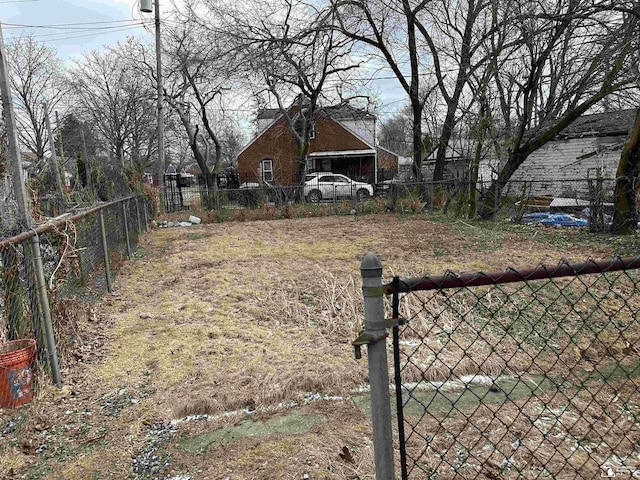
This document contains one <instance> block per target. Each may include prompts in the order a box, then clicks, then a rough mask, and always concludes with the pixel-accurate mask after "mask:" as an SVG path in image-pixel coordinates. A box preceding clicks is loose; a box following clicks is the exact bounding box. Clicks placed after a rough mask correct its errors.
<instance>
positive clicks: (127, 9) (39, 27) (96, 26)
mask: <svg viewBox="0 0 640 480" xmlns="http://www.w3.org/2000/svg"><path fill="white" fill-rule="evenodd" d="M142 19H144V20H145V23H146V24H147V28H148V29H149V31H148V32H147V31H145V29H144V27H143V25H142V23H143V22H142ZM0 21H1V22H2V25H3V35H4V39H5V42H6V41H8V40H9V39H10V38H11V37H12V36H16V35H24V34H32V35H33V36H34V37H35V38H36V39H38V40H39V41H41V42H43V43H45V44H46V45H48V46H50V47H53V48H55V49H56V50H57V51H58V56H59V57H60V58H61V59H62V60H65V61H67V60H70V59H74V58H75V59H79V58H81V57H82V53H83V52H88V51H91V50H102V49H103V48H104V46H105V45H108V46H112V45H115V44H116V43H117V42H118V41H123V40H125V39H126V37H127V36H128V35H136V36H139V37H142V38H144V37H147V38H148V40H149V41H152V40H153V36H152V33H153V14H152V13H151V14H141V13H140V12H138V9H137V0H84V1H81V0H0Z"/></svg>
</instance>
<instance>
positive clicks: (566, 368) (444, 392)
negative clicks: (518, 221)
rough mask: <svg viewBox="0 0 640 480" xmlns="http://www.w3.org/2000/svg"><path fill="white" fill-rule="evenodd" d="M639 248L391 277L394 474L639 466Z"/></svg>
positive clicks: (577, 473) (586, 474)
mask: <svg viewBox="0 0 640 480" xmlns="http://www.w3.org/2000/svg"><path fill="white" fill-rule="evenodd" d="M638 260H639V259H635V260H634V261H633V262H630V268H629V269H626V270H621V271H614V272H612V271H608V270H610V268H609V267H610V264H609V263H595V262H591V263H590V264H589V265H590V266H591V269H592V270H593V265H597V266H598V268H599V269H600V273H593V274H588V275H580V273H582V272H581V271H580V269H576V273H578V274H577V275H574V276H567V277H560V278H547V279H540V280H531V278H532V276H531V272H532V271H527V272H524V271H522V272H517V271H515V270H510V271H509V274H510V275H511V276H513V275H516V276H519V277H520V278H519V279H520V281H519V282H516V283H500V278H490V279H487V276H485V275H483V274H481V273H480V274H477V275H476V276H475V277H474V278H471V279H470V280H469V281H465V282H462V283H463V285H462V284H461V285H460V286H458V287H455V288H448V287H444V286H443V282H442V278H438V279H433V278H432V279H429V277H425V279H422V280H423V281H422V282H407V281H405V282H404V283H403V282H402V280H401V279H397V280H396V282H397V283H400V284H401V285H403V286H404V291H406V290H410V292H409V293H406V294H402V295H400V296H398V295H397V294H396V298H397V299H398V301H397V305H396V308H397V310H399V313H400V315H401V316H403V317H405V318H406V319H407V320H408V324H407V325H406V326H404V327H400V330H399V335H397V336H396V341H395V342H394V348H396V349H397V350H396V353H397V354H398V358H399V364H398V365H396V368H397V374H399V375H400V377H401V393H402V402H401V406H402V408H401V411H400V412H399V414H400V418H404V422H403V427H404V438H401V439H400V443H401V451H402V453H403V454H406V461H405V465H404V466H403V467H404V468H403V478H419V479H423V478H465V479H468V478H585V479H592V478H597V477H600V476H614V475H615V474H616V472H617V473H619V474H621V475H622V474H626V475H634V473H635V475H640V393H639V392H638V387H639V384H640V325H639V323H638V314H637V312H638V310H639V308H640V297H638V295H637V294H636V292H637V288H638V282H639V281H640V273H639V272H638V270H637V266H638V264H639V263H638ZM552 271H553V269H548V268H546V267H540V268H539V269H537V270H536V272H537V275H538V276H543V277H544V276H545V272H549V275H548V277H551V276H552V275H551V272H552ZM449 277H450V278H451V277H453V278H455V275H453V274H450V275H449ZM487 280H489V281H487ZM458 283H460V282H458ZM482 283H491V285H486V286H474V285H478V284H482ZM423 288H430V289H429V290H422V289H423ZM400 430H402V429H400Z"/></svg>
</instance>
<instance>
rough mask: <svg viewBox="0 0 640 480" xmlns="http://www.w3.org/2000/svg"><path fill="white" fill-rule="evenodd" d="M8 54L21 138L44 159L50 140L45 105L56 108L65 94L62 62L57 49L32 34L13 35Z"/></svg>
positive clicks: (32, 150)
mask: <svg viewBox="0 0 640 480" xmlns="http://www.w3.org/2000/svg"><path fill="white" fill-rule="evenodd" d="M7 55H8V58H9V73H10V78H11V86H12V89H13V91H14V93H15V95H16V99H17V102H16V110H17V112H16V113H17V120H18V125H19V136H20V142H21V143H22V144H23V145H24V146H25V147H26V148H28V149H29V150H30V151H31V152H33V153H34V154H35V155H36V157H37V158H38V159H39V160H41V159H42V158H44V153H45V150H46V148H47V145H48V143H49V139H48V138H47V135H46V121H45V109H44V107H43V105H44V103H47V104H48V106H49V109H50V110H51V111H53V110H55V109H56V106H57V105H58V103H59V102H60V100H61V99H62V97H63V92H64V89H63V84H62V81H61V75H62V64H61V62H60V60H59V59H58V57H57V56H56V52H55V50H54V49H52V48H51V47H48V46H46V45H44V44H42V43H39V42H38V41H36V40H35V39H34V38H33V37H32V36H22V37H14V38H12V39H11V41H10V42H9V44H8V46H7Z"/></svg>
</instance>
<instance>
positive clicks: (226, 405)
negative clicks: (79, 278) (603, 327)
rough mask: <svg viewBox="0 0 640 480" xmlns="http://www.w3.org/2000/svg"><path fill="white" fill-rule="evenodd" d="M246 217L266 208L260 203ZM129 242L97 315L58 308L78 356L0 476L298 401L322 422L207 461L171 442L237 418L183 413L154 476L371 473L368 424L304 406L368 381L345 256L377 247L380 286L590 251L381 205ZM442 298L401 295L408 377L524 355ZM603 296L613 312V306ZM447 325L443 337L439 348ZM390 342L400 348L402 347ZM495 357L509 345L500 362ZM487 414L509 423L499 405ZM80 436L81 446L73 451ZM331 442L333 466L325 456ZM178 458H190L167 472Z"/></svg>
mask: <svg viewBox="0 0 640 480" xmlns="http://www.w3.org/2000/svg"><path fill="white" fill-rule="evenodd" d="M258 210H260V214H261V215H275V213H274V212H272V211H270V210H268V209H267V208H266V207H263V209H258ZM290 215H291V216H292V217H295V216H296V214H295V212H290ZM278 218H280V217H278ZM142 247H143V249H144V251H145V252H146V253H145V256H144V257H143V258H141V259H139V260H136V261H129V262H124V264H123V266H122V270H121V271H120V273H119V275H118V280H117V283H116V286H115V291H114V293H113V295H108V296H106V297H105V298H104V299H103V301H102V302H101V303H100V305H98V307H97V308H96V310H95V311H90V310H86V311H81V312H80V314H79V316H78V317H77V318H76V317H73V318H74V321H73V322H71V324H72V325H73V328H72V329H71V330H70V332H71V334H72V335H73V336H74V337H75V338H76V339H77V345H78V349H77V351H79V352H81V355H80V357H79V358H77V357H76V356H74V354H75V353H76V352H73V353H72V352H71V351H70V352H69V353H68V354H65V357H64V379H65V383H66V387H65V389H64V390H63V391H55V390H54V389H50V388H43V389H41V390H40V394H39V396H38V398H37V400H36V401H34V402H33V403H32V405H31V406H29V407H25V408H23V409H22V411H23V412H25V414H26V421H25V422H24V423H23V424H22V425H21V427H20V428H19V429H18V434H17V436H16V438H18V439H19V440H17V442H18V443H17V445H18V447H11V448H6V449H5V451H4V452H3V453H2V456H0V459H2V461H1V462H0V473H6V472H8V471H9V470H8V469H10V468H13V471H14V472H17V473H19V474H31V475H32V477H33V478H38V477H37V476H36V475H35V474H34V472H35V471H46V472H47V474H52V473H51V472H53V476H52V477H50V478H73V477H76V478H83V474H82V473H80V472H90V473H87V474H86V477H84V478H88V477H90V475H91V474H93V475H94V476H95V477H100V476H103V477H108V476H110V475H111V476H113V477H115V478H124V477H126V476H127V475H128V474H129V472H130V461H131V457H132V456H135V455H136V454H138V453H139V452H140V451H141V449H142V448H143V447H144V444H145V441H146V440H145V434H146V432H147V430H148V427H149V425H151V424H153V423H157V422H168V421H170V420H171V419H177V418H182V417H185V416H188V415H219V414H221V413H222V412H225V411H230V410H236V409H244V408H249V409H251V410H253V409H256V410H257V411H258V412H264V413H259V415H264V416H265V418H268V417H269V416H270V415H277V414H280V413H281V411H282V407H278V405H279V404H281V403H284V404H290V403H292V402H297V403H298V404H299V405H300V407H299V408H301V409H302V410H303V411H305V412H310V413H313V414H319V415H323V416H324V417H326V421H325V422H324V423H322V424H320V425H317V426H314V427H313V429H312V430H310V431H309V432H307V433H305V434H302V435H297V436H294V437H287V436H282V435H276V436H271V437H268V438H260V439H243V440H240V441H237V442H234V444H233V446H232V447H229V448H226V447H220V448H215V449H210V450H209V451H208V453H207V455H206V456H198V455H191V454H187V453H185V452H183V451H181V450H180V449H179V448H178V447H179V445H178V439H179V438H180V437H181V436H185V435H191V434H196V433H199V432H202V431H210V430H212V429H214V428H216V427H218V426H221V425H224V424H225V423H226V424H233V423H235V422H240V421H241V420H242V415H238V416H231V417H216V418H217V419H214V420H210V421H208V422H191V423H190V422H184V423H181V424H180V426H179V427H178V428H179V431H178V435H176V437H175V438H174V440H172V441H171V442H170V443H169V444H167V445H166V446H165V447H163V448H164V450H163V451H165V452H167V453H171V455H172V458H173V460H172V462H171V469H173V470H171V469H170V470H168V471H167V472H166V473H167V474H169V473H171V472H173V473H175V474H177V473H184V471H185V470H188V471H189V472H191V473H192V474H193V475H194V478H199V479H200V478H211V479H219V478H226V477H227V476H231V478H234V479H240V478H247V479H256V478H263V479H272V478H302V475H303V474H304V473H308V474H309V475H310V477H311V478H327V479H332V478H336V479H346V478H355V477H356V476H357V477H358V478H361V479H364V478H372V461H371V456H372V451H371V448H372V446H371V441H370V438H371V432H370V428H371V427H370V424H369V423H368V420H367V419H366V417H365V415H364V414H363V413H362V411H361V410H360V409H359V408H358V407H357V406H356V405H355V404H353V403H352V402H351V401H334V402H329V401H320V402H316V403H312V404H309V405H306V406H303V405H302V404H303V403H304V398H305V395H306V394H307V393H308V392H322V393H323V394H326V395H333V396H345V397H346V396H349V395H351V394H352V392H353V391H354V389H355V388H356V387H357V386H359V385H362V384H363V383H365V382H366V375H367V372H366V362H365V361H356V360H354V358H353V348H352V346H351V341H352V340H353V339H354V338H355V336H356V335H357V333H358V331H359V330H360V329H361V328H362V296H361V295H362V294H361V291H360V278H359V276H360V272H359V266H360V261H361V259H362V257H363V256H364V254H365V253H366V252H367V251H371V250H372V251H375V252H376V253H377V254H378V255H379V256H380V258H381V259H382V262H383V264H384V267H385V278H390V276H392V275H393V274H394V273H398V274H403V275H405V274H411V273H418V272H419V273H425V272H431V273H434V274H440V273H442V272H443V271H444V270H445V269H447V268H452V269H454V270H458V271H469V270H479V269H483V270H497V269H503V268H505V266H506V265H513V266H515V267H522V266H531V265H532V264H536V263H538V262H542V261H546V262H547V263H557V261H558V259H560V258H563V257H564V258H576V259H581V260H582V259H584V258H586V257H588V256H589V255H590V254H591V252H590V251H588V250H586V249H580V248H574V247H567V249H566V250H562V249H558V248H557V247H553V246H550V245H547V244H542V243H540V242H538V241H536V240H535V239H534V238H531V237H530V238H525V237H521V236H518V235H510V234H509V235H502V234H495V235H494V234H491V235H489V236H485V237H484V238H482V239H481V238H478V237H476V236H469V235H467V234H466V233H460V231H458V230H456V228H455V226H447V225H443V224H440V223H431V222H429V221H428V220H427V219H426V218H425V217H423V216H415V217H408V218H405V219H399V218H397V217H394V216H390V215H380V216H377V215H366V216H356V217H355V218H354V217H352V216H333V217H323V218H306V219H296V218H291V219H287V218H285V219H281V220H277V221H255V222H244V223H240V222H237V223H218V224H210V225H201V226H197V227H189V228H171V229H156V230H154V231H152V232H151V234H149V235H147V236H145V237H143V239H142ZM443 247H446V248H443ZM602 288H603V289H604V287H602ZM443 299H444V297H442V298H439V297H437V296H435V297H433V298H427V297H422V298H419V297H416V298H413V299H412V298H409V297H407V298H405V300H403V302H404V303H403V309H404V310H405V311H406V312H408V313H405V314H407V315H408V316H411V317H412V318H413V319H414V320H413V321H412V322H411V324H410V325H411V329H412V330H410V331H409V330H407V331H406V332H405V333H404V337H403V340H406V341H409V342H411V341H415V340H416V339H417V338H418V337H419V336H425V337H426V338H427V339H428V340H427V341H426V344H424V345H423V346H421V347H420V350H419V351H418V353H417V354H416V356H415V357H414V358H415V362H416V364H415V366H414V367H411V368H413V370H411V369H409V370H407V379H413V380H420V379H424V378H428V379H443V378H446V377H447V376H450V375H454V376H460V375H463V374H466V373H478V372H483V373H488V374H497V373H501V372H504V371H517V370H518V369H521V368H522V367H523V365H526V364H527V363H526V362H525V360H526V354H527V352H528V351H529V350H526V349H525V347H522V346H518V345H517V342H516V340H508V341H504V342H497V339H499V337H498V336H494V337H487V338H485V339H483V340H482V341H478V340H477V335H476V333H477V331H476V330H474V328H479V327H478V326H477V325H476V326H473V325H471V326H463V325H461V323H460V321H459V319H458V318H457V317H456V316H455V315H451V314H450V313H444V314H442V315H439V316H438V317H437V318H436V319H435V320H434V316H433V312H437V311H440V310H441V309H442V307H443V305H444V303H443ZM485 300H486V299H485ZM456 301H457V303H456V304H455V306H456V308H458V309H461V310H464V309H469V308H471V306H472V304H473V301H477V300H473V299H472V298H465V297H460V298H459V299H456ZM492 301H493V302H494V303H493V305H498V304H499V303H498V299H495V298H494V299H493V300H492ZM607 302H612V303H610V305H609V304H608V303H607ZM603 305H604V306H603V308H611V309H615V308H616V304H615V300H611V299H607V300H606V302H604V304H603ZM606 305H609V306H608V307H607V306H606ZM73 308H74V306H73V305H72V304H69V305H64V304H62V305H61V306H60V307H59V310H58V311H56V316H64V315H73V313H72V311H73ZM576 333H577V334H581V335H585V332H576ZM451 334H453V335H454V337H453V338H455V342H454V343H451V341H450V340H449V341H447V340H446V338H449V337H448V336H449V335H451ZM599 335H600V337H599V338H602V339H603V342H602V345H608V347H606V348H605V347H598V348H596V349H595V351H594V352H592V354H593V355H600V356H603V355H607V348H609V349H618V350H619V351H620V352H621V351H622V350H620V349H621V348H622V349H624V348H629V347H628V346H623V345H622V343H621V342H622V341H621V340H620V339H617V338H614V337H612V336H610V337H609V339H608V340H607V339H606V338H605V336H604V333H600V334H599ZM579 337H580V335H577V336H576V338H579ZM474 340H475V341H474ZM588 340H589V338H587V337H585V338H584V339H583V340H581V341H584V342H588ZM443 347H446V348H445V349H444V350H443ZM404 348H406V350H405V351H406V352H409V351H410V350H409V349H410V348H413V347H410V346H409V345H407V346H405V347H404ZM526 348H534V347H528V346H526ZM594 348H595V347H594ZM509 350H514V351H516V350H517V351H519V352H521V353H520V354H519V356H515V357H513V358H507V357H505V355H504V352H506V351H509ZM438 351H440V354H439V357H438V359H437V361H434V359H433V358H431V357H432V356H433V352H438ZM570 352H572V353H570ZM569 354H571V355H574V356H575V355H578V356H577V357H575V359H574V360H575V361H578V359H579V358H582V357H580V353H579V352H578V353H576V351H570V350H567V355H569ZM481 358H482V359H484V361H482V362H479V361H478V359H481ZM505 358H506V359H505ZM583 360H584V359H582V360H580V361H583ZM523 362H524V363H523ZM530 363H531V362H530V360H529V363H528V364H529V365H530ZM425 367H426V368H425ZM483 408H484V407H483ZM486 408H489V409H491V408H494V407H486ZM68 411H72V412H74V413H73V414H67V413H65V412H68ZM483 411H484V412H485V413H489V410H483ZM79 412H88V413H90V414H91V415H88V413H82V414H81V413H79ZM503 413H505V414H507V413H508V415H509V416H512V415H515V410H514V411H509V412H507V411H503V412H502V413H500V415H502V414H503ZM478 415H479V413H478ZM3 418H5V419H6V418H8V416H7V414H5V413H3ZM505 418H506V417H505ZM448 421H450V420H447V422H448ZM451 421H453V420H451ZM456 421H460V419H458V420H456ZM434 422H436V421H435V420H434ZM59 425H64V426H65V429H64V431H59V430H55V431H56V432H58V435H59V436H60V438H62V439H63V440H61V442H62V443H63V444H64V445H65V448H66V450H63V449H61V447H60V446H59V445H58V444H57V443H47V442H53V440H45V438H48V437H45V436H43V435H41V432H42V431H45V430H46V431H47V432H48V433H49V434H50V435H51V432H52V431H53V429H55V428H57V426H59ZM436 425H437V422H436V423H430V424H428V425H425V426H424V428H425V429H431V428H436V429H437V426H436ZM447 425H448V424H447ZM498 427H500V426H499V425H498V426H497V427H496V428H497V430H496V432H497V433H496V435H500V434H502V435H504V432H503V431H502V430H500V428H504V427H500V428H498ZM420 428H422V426H421V427H420ZM451 428H454V427H451ZM425 431H427V430H425ZM101 435H102V436H101ZM51 438H53V437H51ZM473 438H474V437H470V440H469V441H473ZM498 438H501V437H498ZM87 439H91V441H90V442H89V443H83V442H85V441H86V440H87ZM534 440H535V439H534ZM24 441H27V442H28V441H31V442H32V446H33V447H34V448H33V451H35V449H36V448H37V447H40V446H42V445H47V448H48V449H47V450H43V451H46V452H47V453H46V454H44V453H43V454H40V455H36V454H34V453H33V451H31V450H29V448H25V449H24V451H26V452H30V453H23V454H21V455H22V457H15V455H14V453H15V448H20V447H19V445H20V444H21V442H24ZM438 441H441V440H440V439H439V438H438ZM465 441H466V440H465ZM504 441H505V442H506V441H507V440H506V438H505V440H504ZM343 447H347V448H348V451H349V452H350V454H351V457H347V458H350V459H349V460H345V459H344V458H343V457H341V456H340V453H341V452H343V450H342V449H343ZM56 448H58V450H56ZM412 448H414V447H412ZM65 452H66V453H65ZM63 453H64V454H63ZM432 454H433V452H431V453H429V452H426V453H425V455H432ZM180 465H186V466H189V467H183V469H182V470H181V469H180V467H179V466H180ZM3 468H4V469H5V470H4V471H3V470H1V469H3ZM256 472H258V473H256ZM8 478H10V477H8ZM41 478H49V477H47V476H46V475H45V476H44V477H41ZM418 478H419V477H418Z"/></svg>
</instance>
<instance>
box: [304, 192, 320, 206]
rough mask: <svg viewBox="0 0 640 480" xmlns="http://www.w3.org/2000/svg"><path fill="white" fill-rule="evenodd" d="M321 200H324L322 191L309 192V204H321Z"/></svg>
mask: <svg viewBox="0 0 640 480" xmlns="http://www.w3.org/2000/svg"><path fill="white" fill-rule="evenodd" d="M320 200H322V194H321V193H320V190H311V191H310V192H309V195H307V201H308V202H311V203H320Z"/></svg>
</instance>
